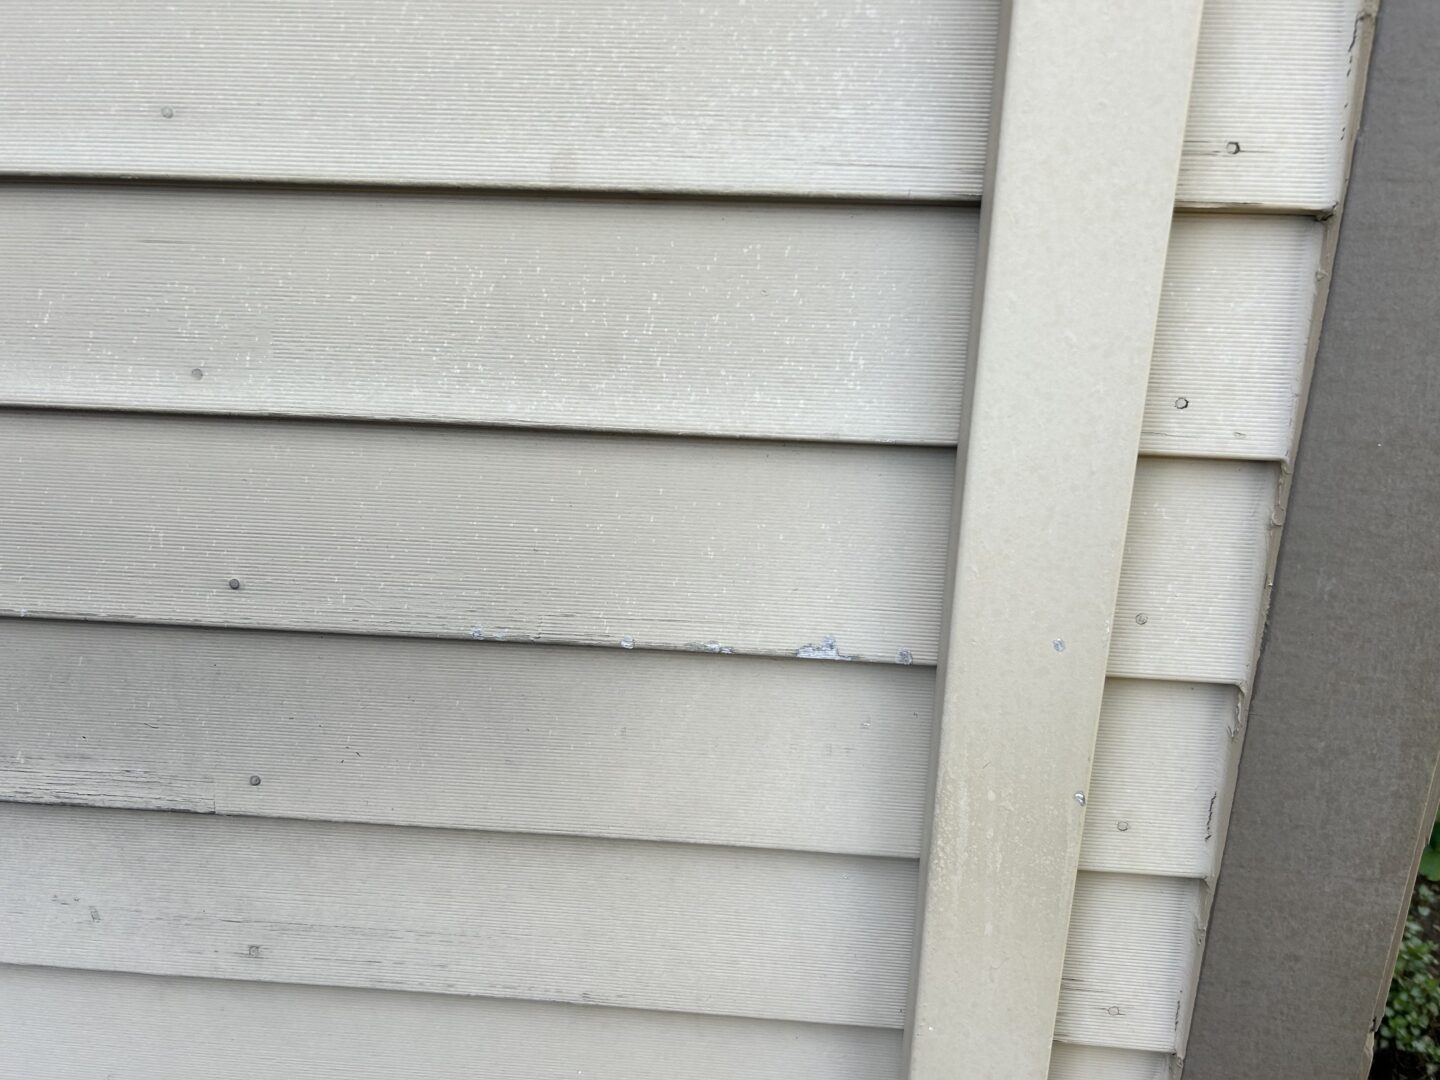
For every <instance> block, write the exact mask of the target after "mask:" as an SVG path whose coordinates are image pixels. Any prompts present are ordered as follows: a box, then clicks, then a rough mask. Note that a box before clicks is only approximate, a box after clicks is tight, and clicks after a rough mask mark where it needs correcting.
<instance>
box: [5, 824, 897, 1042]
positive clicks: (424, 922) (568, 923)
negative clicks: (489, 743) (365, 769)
mask: <svg viewBox="0 0 1440 1080" xmlns="http://www.w3.org/2000/svg"><path fill="white" fill-rule="evenodd" d="M0 822H3V827H0V961H3V962H5V963H16V964H39V965H47V966H56V967H78V968H97V969H104V970H124V971H136V972H145V973H150V974H166V975H192V976H211V977H220V978H231V979H251V980H260V981H267V982H302V983H317V984H331V985H337V986H356V987H372V988H377V989H406V990H422V991H433V992H438V993H451V994H464V995H479V996H488V997H513V998H525V999H530V1000H543V1001H562V1002H570V1003H572V1004H592V1005H623V1006H629V1007H633V1008H647V1009H661V1010H667V1011H677V1012H690V1013H718V1014H726V1015H735V1016H751V1017H758V1018H769V1019H783V1020H800V1021H815V1022H824V1023H834V1024H854V1025H863V1026H875V1027H899V1026H900V1024H901V1022H902V1020H903V1013H904V1008H905V989H906V981H907V978H908V974H909V965H910V951H911V935H912V932H913V927H914V913H915V888H916V881H915V879H916V866H915V863H914V862H913V861H911V860H900V859H873V858H856V857H849V856H838V855H821V854H806V853H800V852H777V851H755V850H747V849H742V848H721V847H699V846H694V845H685V844H654V843H646V842H640V841H619V840H590V839H586V840H578V839H570V838H562V837H536V836H523V835H510V834H506V833H485V832H457V831H451V830H441V829H401V828H391V827H387V826H379V825H340V824H332V823H328V822H313V821H306V822H300V821H281V820H273V819H265V820H262V819H249V818H224V817H210V816H205V815H200V814H174V813H149V812H145V811H139V810H108V809H90V808H80V807H69V806H65V807H57V806H25V805H21V804H17V803H7V804H0Z"/></svg>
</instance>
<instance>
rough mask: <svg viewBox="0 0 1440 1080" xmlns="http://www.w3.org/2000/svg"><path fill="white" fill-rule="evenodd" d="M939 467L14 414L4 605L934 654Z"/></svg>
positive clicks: (5, 487)
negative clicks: (230, 584)
mask: <svg viewBox="0 0 1440 1080" xmlns="http://www.w3.org/2000/svg"><path fill="white" fill-rule="evenodd" d="M953 458H954V455H953V454H952V453H950V452H947V451H945V450H940V449H899V448H879V447H857V446H837V445H831V446H825V445H819V444H797V443H789V444H780V443H758V442H752V443H744V442H711V441H705V440H676V439H659V438H654V439H646V438H629V437H619V436H593V435H591V436H586V435H557V434H553V433H549V434H531V433H522V432H514V431H493V430H455V429H440V428H415V427H396V426H390V425H364V424H336V423H295V422H275V421H255V420H215V419H203V420H196V419H188V418H177V417H167V418H164V419H155V418H153V417H144V416H127V415H119V414H95V413H91V414H83V413H82V414H76V413H44V412H39V413H25V412H15V413H10V414H7V415H6V416H5V417H4V422H3V424H0V462H3V466H0V502H3V504H4V505H5V506H6V514H5V516H4V517H3V518H0V547H3V549H4V550H5V552H6V555H7V558H6V559H5V562H4V564H3V565H0V611H3V612H4V613H6V614H20V613H24V612H28V613H29V614H32V615H37V616H39V615H47V614H58V615H65V616H70V617H79V618H93V619H111V620H120V621H142V622H181V623H210V624H224V625H231V626H252V627H274V628H282V629H303V630H339V631H348V632H362V633H387V634H388V633H396V634H422V635H433V636H440V637H460V638H472V639H476V640H481V639H483V640H485V641H491V640H519V641H532V642H560V643H564V642H578V643H584V644H596V645H608V646H614V647H622V646H633V647H635V648H662V649H687V648H688V649H691V650H692V651H702V652H703V651H710V652H724V651H729V650H734V651H735V652H739V653H754V654H773V655H784V656H795V655H796V654H797V653H799V654H801V655H804V656H807V657H814V658H818V659H838V658H845V657H854V658H857V659H863V660H876V661H882V662H886V663H896V662H901V663H904V662H908V661H909V660H911V659H913V660H914V661H917V662H921V663H933V662H934V660H935V649H936V636H937V633H938V630H939V623H940V603H941V592H942V580H943V577H944V559H945V541H946V535H947V530H948V527H949V503H950V491H951V487H952V484H953V474H954V462H953ZM231 581H234V582H235V583H236V585H238V586H239V587H238V588H234V587H229V582H231ZM478 647H482V646H479V645H478V644H477V648H478Z"/></svg>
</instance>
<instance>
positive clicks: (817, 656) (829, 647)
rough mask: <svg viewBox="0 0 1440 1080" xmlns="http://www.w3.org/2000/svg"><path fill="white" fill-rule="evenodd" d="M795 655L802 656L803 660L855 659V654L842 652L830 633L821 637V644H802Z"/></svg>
mask: <svg viewBox="0 0 1440 1080" xmlns="http://www.w3.org/2000/svg"><path fill="white" fill-rule="evenodd" d="M795 655H796V656H798V657H800V659H802V660H854V659H855V657H853V656H850V655H847V654H846V653H842V652H841V651H840V648H839V646H837V645H836V644H835V639H834V638H833V637H832V636H831V635H829V634H826V635H825V636H824V637H823V638H821V639H820V644H819V645H816V644H814V643H811V644H809V645H801V646H800V648H798V649H796V650H795Z"/></svg>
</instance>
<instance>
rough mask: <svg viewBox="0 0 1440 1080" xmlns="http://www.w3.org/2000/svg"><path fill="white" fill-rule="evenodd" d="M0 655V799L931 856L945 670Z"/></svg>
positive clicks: (179, 647)
mask: <svg viewBox="0 0 1440 1080" xmlns="http://www.w3.org/2000/svg"><path fill="white" fill-rule="evenodd" d="M0 654H3V655H4V656H5V658H6V663H5V664H4V665H0V701H5V702H7V703H8V707H7V708H6V709H5V716H6V720H5V722H4V723H3V724H0V799H5V800H12V801H21V802H42V803H71V804H80V805H90V806H113V807H134V808H140V809H157V810H161V809H174V810H190V811H196V812H200V813H221V814H245V815H252V816H261V817H291V818H320V819H331V820H349V821H370V822H378V823H384V824H397V825H424V826H432V827H440V828H467V829H492V830H506V831H513V832H536V833H573V834H579V835H587V836H612V837H630V838H636V839H647V840H669V841H687V842H699V843H715V844H729V845H748V846H757V847H777V848H792V849H801V850H814V851H833V852H845V853H851V854H872V855H892V856H904V857H908V858H915V857H917V856H918V854H919V844H920V831H921V828H922V826H923V822H922V818H923V815H924V804H925V787H926V782H927V772H928V763H929V753H930V739H931V727H932V715H933V698H934V690H935V679H934V671H933V669H929V668H922V667H919V666H911V667H900V666H896V665H890V664H816V663H811V662H807V661H803V660H769V659H757V658H754V657H742V656H709V655H688V654H683V653H658V652H646V651H643V650H635V651H622V650H611V649H575V648H564V647H554V646H537V645H491V644H488V643H487V644H485V645H476V644H473V643H471V642H461V641H425V640H419V639H404V638H378V637H361V636H356V635H339V636H336V635H328V634H289V633H267V632H254V631H240V630H210V629H200V628H197V627H159V626H136V625H123V624H104V623H87V622H59V621H56V622H51V621H45V620H37V619H0ZM252 777H254V778H255V779H256V780H258V781H260V783H252V781H251V778H252Z"/></svg>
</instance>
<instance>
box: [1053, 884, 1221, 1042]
mask: <svg viewBox="0 0 1440 1080" xmlns="http://www.w3.org/2000/svg"><path fill="white" fill-rule="evenodd" d="M1201 887H1202V886H1201V883H1200V882H1198V881H1189V880H1184V879H1179V878H1163V877H1132V876H1127V875H1123V874H1096V873H1081V874H1080V875H1079V877H1078V878H1077V879H1076V882H1075V903H1074V906H1073V908H1072V909H1071V914H1070V938H1069V944H1068V946H1067V948H1066V951H1065V973H1064V976H1063V986H1064V989H1063V991H1062V993H1061V995H1060V1008H1059V1012H1058V1014H1057V1016H1056V1020H1055V1037H1056V1038H1057V1039H1059V1040H1061V1041H1063V1042H1077V1043H1086V1044H1091V1045H1099V1046H1112V1047H1121V1048H1126V1049H1131V1050H1152V1051H1158V1052H1162V1053H1169V1052H1171V1051H1173V1050H1174V1049H1175V1026H1176V1022H1177V1019H1178V1017H1179V1015H1180V1009H1181V1006H1182V997H1183V996H1184V994H1185V988H1186V984H1187V980H1188V977H1189V971H1190V962H1191V957H1192V955H1193V953H1194V948H1195V942H1196V939H1197V936H1198V935H1199V933H1200V928H1201V922H1200V893H1201Z"/></svg>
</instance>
